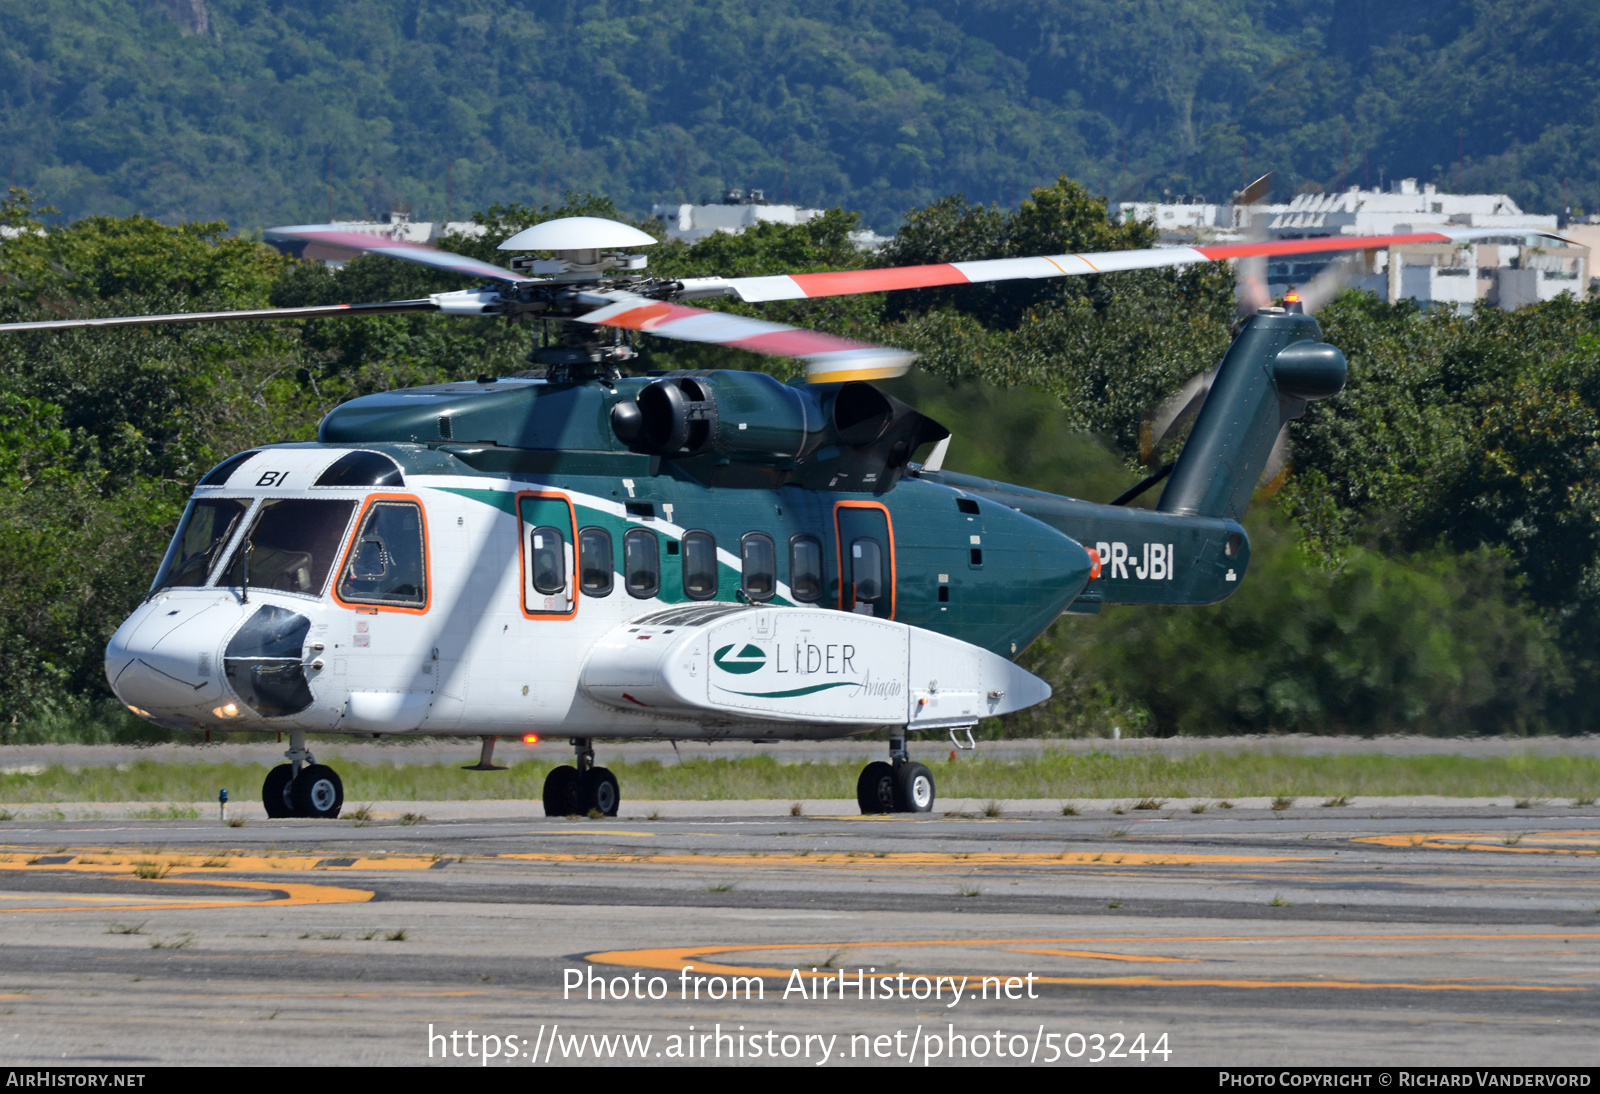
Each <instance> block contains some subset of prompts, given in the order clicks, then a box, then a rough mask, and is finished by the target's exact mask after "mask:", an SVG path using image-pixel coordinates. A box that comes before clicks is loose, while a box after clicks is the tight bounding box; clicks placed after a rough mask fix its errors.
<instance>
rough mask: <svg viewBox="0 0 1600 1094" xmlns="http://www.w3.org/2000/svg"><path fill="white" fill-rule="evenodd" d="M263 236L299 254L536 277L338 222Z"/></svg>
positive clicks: (484, 274)
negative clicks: (389, 260)
mask: <svg viewBox="0 0 1600 1094" xmlns="http://www.w3.org/2000/svg"><path fill="white" fill-rule="evenodd" d="M261 238H262V239H264V240H265V241H266V242H268V243H270V244H271V245H272V246H274V247H276V248H278V249H279V250H280V251H284V252H285V253H287V254H292V255H294V256H295V257H296V258H340V257H351V256H354V255H357V254H374V255H388V256H389V257H390V258H398V259H400V260H401V261H402V262H415V263H416V264H417V265H419V266H429V267H432V268H433V269H435V270H448V271H450V272H451V273H459V274H466V275H467V276H469V277H488V278H493V279H494V280H496V281H532V280H534V278H531V277H524V276H523V275H522V274H519V273H512V272H511V271H510V270H507V269H503V268H501V267H499V266H496V265H494V264H493V263H491V262H480V261H479V260H478V259H476V258H468V257H467V256H466V255H458V254H455V253H454V252H452V251H441V250H440V249H439V248H437V247H429V246H428V245H426V244H424V243H411V242H408V241H407V240H403V239H390V238H388V237H387V236H376V235H367V234H366V233H365V232H352V231H350V230H349V229H348V228H342V227H340V226H339V225H337V224H294V225H290V226H288V227H284V228H268V229H267V230H266V231H264V232H262V233H261Z"/></svg>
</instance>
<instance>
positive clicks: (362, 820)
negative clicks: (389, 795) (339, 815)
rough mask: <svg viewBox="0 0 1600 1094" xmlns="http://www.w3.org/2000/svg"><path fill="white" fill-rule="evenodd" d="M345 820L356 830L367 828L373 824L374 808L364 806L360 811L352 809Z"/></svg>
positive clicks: (345, 816)
mask: <svg viewBox="0 0 1600 1094" xmlns="http://www.w3.org/2000/svg"><path fill="white" fill-rule="evenodd" d="M344 819H345V820H347V821H349V822H350V824H351V826H352V827H354V828H365V827H366V826H367V825H369V824H371V823H372V806H371V805H370V804H369V805H363V806H362V807H361V808H360V809H352V810H350V812H348V813H346V814H345V815H344Z"/></svg>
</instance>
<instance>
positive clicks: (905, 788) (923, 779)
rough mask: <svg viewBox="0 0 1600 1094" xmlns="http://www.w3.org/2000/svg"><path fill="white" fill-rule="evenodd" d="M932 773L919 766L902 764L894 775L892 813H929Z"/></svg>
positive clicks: (932, 792) (931, 806) (931, 798)
mask: <svg viewBox="0 0 1600 1094" xmlns="http://www.w3.org/2000/svg"><path fill="white" fill-rule="evenodd" d="M933 796H934V787H933V772H931V771H929V770H928V769H927V768H926V767H923V766H922V765H921V764H915V763H909V762H908V763H903V764H901V765H900V766H899V767H898V768H896V769H895V773H894V811H895V812H896V813H931V812H932V811H933Z"/></svg>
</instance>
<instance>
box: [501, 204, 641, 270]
mask: <svg viewBox="0 0 1600 1094" xmlns="http://www.w3.org/2000/svg"><path fill="white" fill-rule="evenodd" d="M655 242H656V239H655V237H654V236H651V235H646V234H645V233H644V232H641V231H640V230H639V229H637V228H632V227H629V226H628V225H626V224H619V223H617V222H616V221H614V220H606V219H604V218H603V217H561V218H560V219H559V220H547V221H545V222H544V223H543V224H535V225H534V226H533V227H532V228H528V229H526V230H524V231H521V232H518V233H517V234H516V235H514V236H512V237H511V238H510V239H508V240H506V241H505V242H504V243H502V244H500V249H501V250H502V251H554V252H555V253H556V257H555V258H553V259H549V258H531V257H527V256H521V255H519V256H518V257H516V258H513V259H512V260H511V262H510V263H509V265H510V266H511V268H512V269H513V270H516V271H517V272H518V273H530V274H534V275H536V276H537V275H540V274H544V275H548V276H554V277H555V278H556V280H558V281H588V280H592V279H596V278H599V277H602V276H604V274H605V271H607V270H616V269H621V270H642V269H644V268H645V265H646V259H645V257H644V255H638V254H627V253H625V252H624V251H621V250H618V248H621V247H649V246H650V245H652V244H653V243H655Z"/></svg>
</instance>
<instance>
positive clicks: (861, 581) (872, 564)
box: [850, 536, 883, 603]
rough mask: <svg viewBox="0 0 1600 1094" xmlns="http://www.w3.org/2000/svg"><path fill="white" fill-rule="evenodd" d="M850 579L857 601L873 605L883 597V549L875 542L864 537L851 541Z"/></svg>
mask: <svg viewBox="0 0 1600 1094" xmlns="http://www.w3.org/2000/svg"><path fill="white" fill-rule="evenodd" d="M850 579H851V580H852V581H854V582H855V586H856V597H855V598H856V600H857V601H862V600H864V601H867V602H868V603H873V602H876V601H877V600H879V599H880V598H881V597H882V596H883V547H882V546H880V545H879V543H878V541H877V540H875V539H868V538H866V537H864V536H863V537H862V538H861V539H857V540H851V542H850Z"/></svg>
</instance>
